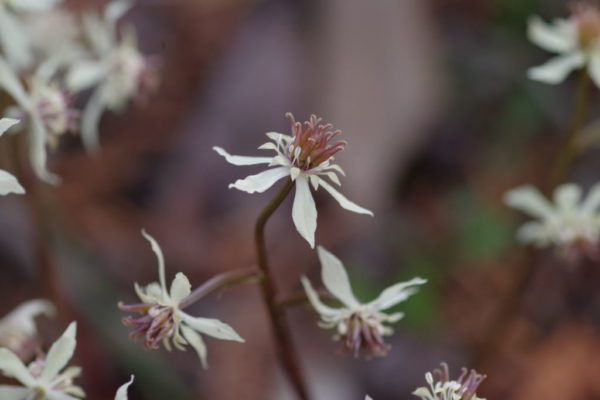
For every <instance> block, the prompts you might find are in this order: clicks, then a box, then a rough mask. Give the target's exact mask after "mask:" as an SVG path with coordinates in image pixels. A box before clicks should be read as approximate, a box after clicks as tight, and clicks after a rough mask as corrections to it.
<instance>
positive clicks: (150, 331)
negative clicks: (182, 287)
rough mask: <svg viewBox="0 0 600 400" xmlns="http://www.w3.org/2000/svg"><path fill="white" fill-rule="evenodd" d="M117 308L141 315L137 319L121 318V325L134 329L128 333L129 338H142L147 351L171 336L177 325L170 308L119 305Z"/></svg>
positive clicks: (141, 304)
mask: <svg viewBox="0 0 600 400" xmlns="http://www.w3.org/2000/svg"><path fill="white" fill-rule="evenodd" d="M119 308H120V309H121V310H124V311H128V312H136V313H139V314H142V315H141V316H140V317H137V318H134V317H131V316H129V317H125V318H123V324H125V325H127V326H132V327H134V328H135V329H134V330H133V331H132V332H131V333H130V336H131V338H132V339H134V340H137V339H140V338H143V340H144V345H145V346H146V347H147V348H148V349H157V348H158V344H159V343H160V342H161V341H163V340H164V339H166V338H168V337H170V336H171V335H172V334H173V332H174V331H175V327H176V325H177V323H178V322H177V321H176V320H175V311H174V309H173V307H171V306H164V305H160V304H152V305H151V304H144V303H140V304H133V305H125V304H122V303H120V304H119Z"/></svg>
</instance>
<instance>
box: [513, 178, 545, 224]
mask: <svg viewBox="0 0 600 400" xmlns="http://www.w3.org/2000/svg"><path fill="white" fill-rule="evenodd" d="M504 203H505V204H506V205H507V206H509V207H512V208H516V209H517V210H520V211H523V212H524V213H526V214H529V215H531V216H533V217H537V218H549V217H551V216H552V215H553V214H554V213H555V211H554V208H553V207H552V205H551V204H550V203H549V202H548V200H546V199H545V198H544V196H542V194H541V193H540V191H539V190H538V189H537V188H535V187H533V186H531V185H524V186H519V187H517V188H515V189H512V190H510V191H508V192H506V194H505V195H504Z"/></svg>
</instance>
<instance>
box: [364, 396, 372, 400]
mask: <svg viewBox="0 0 600 400" xmlns="http://www.w3.org/2000/svg"><path fill="white" fill-rule="evenodd" d="M365 400H373V399H372V398H371V396H369V395H366V396H365Z"/></svg>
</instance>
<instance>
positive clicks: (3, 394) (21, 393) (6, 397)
mask: <svg viewBox="0 0 600 400" xmlns="http://www.w3.org/2000/svg"><path fill="white" fill-rule="evenodd" d="M28 394H31V391H30V390H29V389H27V388H24V387H19V386H8V385H0V399H2V400H23V399H25V398H27V395H28Z"/></svg>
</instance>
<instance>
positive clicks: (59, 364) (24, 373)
mask: <svg viewBox="0 0 600 400" xmlns="http://www.w3.org/2000/svg"><path fill="white" fill-rule="evenodd" d="M76 330H77V325H76V323H75V322H72V323H71V324H70V325H69V327H68V328H67V329H66V330H65V332H64V333H63V335H62V336H61V337H60V338H59V339H58V340H57V341H56V342H54V344H53V345H52V347H50V350H49V351H48V354H47V355H46V357H44V358H39V359H37V360H36V361H34V362H32V363H31V364H29V365H28V366H26V365H24V364H23V362H22V361H21V360H20V359H19V357H17V355H15V354H14V353H13V352H12V351H10V350H8V349H6V348H1V349H0V371H2V373H3V374H4V375H5V376H7V377H9V378H14V379H16V380H18V381H19V382H20V383H21V384H22V386H13V385H0V399H2V400H24V399H27V400H29V399H35V400H75V399H76V398H82V397H85V393H84V392H83V390H82V389H81V388H80V387H79V386H76V385H74V384H73V379H74V378H76V377H78V376H79V375H80V374H81V368H79V367H68V368H65V367H66V365H67V363H68V362H69V360H70V359H71V357H72V356H73V353H74V351H75V346H76V345H77V341H76V340H75V333H76Z"/></svg>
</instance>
